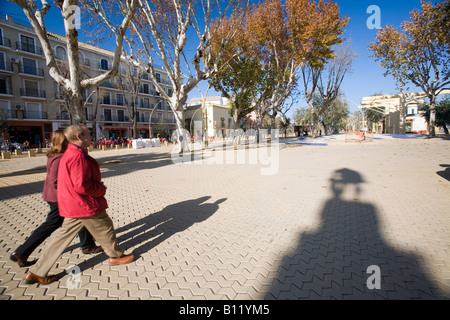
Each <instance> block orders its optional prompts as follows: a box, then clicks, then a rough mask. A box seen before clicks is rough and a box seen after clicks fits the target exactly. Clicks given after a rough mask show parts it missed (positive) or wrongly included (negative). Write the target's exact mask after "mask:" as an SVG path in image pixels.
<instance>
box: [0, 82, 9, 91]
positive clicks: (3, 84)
mask: <svg viewBox="0 0 450 320" xmlns="http://www.w3.org/2000/svg"><path fill="white" fill-rule="evenodd" d="M0 93H3V94H9V93H8V83H7V79H6V78H1V79H0Z"/></svg>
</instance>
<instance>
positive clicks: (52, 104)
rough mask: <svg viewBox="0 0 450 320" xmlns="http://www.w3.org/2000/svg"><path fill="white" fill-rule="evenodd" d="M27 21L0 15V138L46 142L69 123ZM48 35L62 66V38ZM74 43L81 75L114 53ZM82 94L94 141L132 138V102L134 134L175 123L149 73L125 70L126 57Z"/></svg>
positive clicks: (162, 75)
mask: <svg viewBox="0 0 450 320" xmlns="http://www.w3.org/2000/svg"><path fill="white" fill-rule="evenodd" d="M27 24H28V23H27V22H24V21H19V20H17V19H16V21H14V20H13V18H12V17H10V16H6V18H5V19H3V18H0V121H1V122H2V126H3V127H6V128H7V130H6V131H4V132H3V133H2V134H0V139H1V140H3V139H8V140H11V141H17V142H19V143H22V142H24V141H26V140H27V141H29V142H30V144H31V145H32V146H37V145H39V144H45V142H46V140H47V141H48V140H49V139H50V135H51V132H52V131H54V130H56V129H63V128H65V127H67V126H68V125H70V116H69V113H68V111H67V106H66V103H65V100H64V96H63V94H62V92H61V90H60V88H59V86H58V84H57V83H56V82H55V81H54V80H53V78H52V77H51V76H50V75H49V73H48V68H47V67H46V61H45V57H44V55H43V51H42V48H41V47H40V42H39V39H38V38H37V36H36V34H35V32H34V30H33V29H32V28H31V27H30V26H29V25H27ZM49 38H50V43H51V45H52V48H53V50H54V53H55V56H56V58H57V61H58V63H59V64H60V68H61V70H64V68H65V67H66V66H67V52H66V46H65V37H64V36H61V35H57V34H54V33H50V32H49ZM79 48H80V53H79V59H80V64H81V65H82V71H81V72H82V77H83V76H85V77H94V76H96V75H98V74H100V73H102V72H104V71H105V70H108V69H109V68H111V65H112V62H113V55H114V53H113V52H111V51H108V50H105V49H102V48H99V47H96V46H93V45H89V44H86V43H81V42H80V43H79ZM127 68H128V70H131V74H132V76H133V77H134V79H135V80H137V81H135V82H137V83H138V85H139V90H138V92H139V93H138V96H137V99H135V100H134V99H132V96H131V93H130V90H129V86H128V85H127V83H128V82H127V74H130V72H128V73H127V71H126V70H127ZM155 72H156V78H157V80H158V82H159V83H160V84H161V85H162V87H163V88H164V90H165V91H166V93H168V94H169V95H171V94H172V86H171V83H170V81H169V79H168V77H167V72H165V70H164V69H162V68H155ZM120 84H122V85H120ZM84 96H85V108H86V119H87V126H88V128H90V129H91V130H92V131H94V130H93V126H94V125H95V126H96V129H97V130H96V132H97V136H96V137H95V138H96V139H97V140H99V139H103V138H105V139H114V138H118V137H132V134H133V132H132V122H131V118H130V110H131V108H130V106H131V104H132V103H135V104H136V106H137V115H136V118H137V124H138V131H139V132H138V136H140V137H148V136H149V133H150V128H152V133H154V132H155V128H156V127H158V126H159V127H160V128H159V129H160V130H166V131H167V133H169V132H172V131H173V130H174V128H175V120H174V117H173V114H172V112H171V110H170V107H169V105H168V103H167V101H164V99H163V98H162V97H161V95H160V94H159V93H158V92H157V91H156V88H155V86H154V85H153V82H152V81H151V80H150V77H149V75H148V74H146V73H142V72H139V71H138V70H136V69H129V66H128V65H127V63H126V61H122V62H121V66H120V68H119V74H118V75H117V76H116V77H115V78H113V79H110V80H108V81H105V82H103V83H102V84H101V85H100V86H98V87H97V88H92V89H89V90H87V91H86V92H84ZM133 101H134V102H133ZM94 116H95V121H94ZM150 117H151V121H150ZM161 128H162V129H161Z"/></svg>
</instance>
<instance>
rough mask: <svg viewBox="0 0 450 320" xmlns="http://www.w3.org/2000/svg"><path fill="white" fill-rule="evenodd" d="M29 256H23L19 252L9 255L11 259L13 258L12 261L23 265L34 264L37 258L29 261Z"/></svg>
mask: <svg viewBox="0 0 450 320" xmlns="http://www.w3.org/2000/svg"><path fill="white" fill-rule="evenodd" d="M27 258H28V257H23V256H21V255H20V254H18V253H15V252H13V253H11V255H10V256H9V259H11V261H14V262H17V263H18V264H19V266H21V267H29V266H32V265H33V264H35V263H36V261H37V260H33V261H27Z"/></svg>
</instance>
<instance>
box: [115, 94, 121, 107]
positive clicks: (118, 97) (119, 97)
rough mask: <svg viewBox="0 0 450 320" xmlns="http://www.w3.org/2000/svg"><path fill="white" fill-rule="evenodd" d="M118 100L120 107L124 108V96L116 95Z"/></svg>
mask: <svg viewBox="0 0 450 320" xmlns="http://www.w3.org/2000/svg"><path fill="white" fill-rule="evenodd" d="M116 100H117V105H118V106H123V95H122V94H120V93H117V94H116Z"/></svg>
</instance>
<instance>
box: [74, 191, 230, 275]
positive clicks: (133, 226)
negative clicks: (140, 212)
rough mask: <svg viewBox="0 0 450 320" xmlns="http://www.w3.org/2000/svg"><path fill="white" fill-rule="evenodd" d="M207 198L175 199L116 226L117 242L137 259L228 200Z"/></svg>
mask: <svg viewBox="0 0 450 320" xmlns="http://www.w3.org/2000/svg"><path fill="white" fill-rule="evenodd" d="M210 198H211V197H210V196H205V197H200V198H198V199H193V200H187V201H182V202H179V203H175V204H172V205H169V206H167V207H165V208H164V209H163V210H161V211H159V212H156V213H153V214H150V215H148V216H145V217H143V218H141V219H139V220H136V221H134V222H132V223H130V224H127V225H125V226H122V227H119V228H117V229H116V234H117V241H118V243H119V246H120V247H121V248H122V249H124V250H125V251H126V252H130V253H131V251H132V253H133V254H134V255H135V256H136V259H139V257H140V256H141V255H142V254H144V253H145V252H147V251H149V250H150V249H152V248H154V247H155V246H157V245H158V244H160V243H161V242H163V241H165V240H166V239H168V238H170V237H172V236H173V235H175V234H176V233H178V232H181V231H184V230H187V229H188V228H190V227H191V226H193V225H194V224H196V223H199V222H202V221H205V220H206V219H208V218H209V217H211V216H212V215H213V214H214V213H215V212H216V211H217V210H218V209H219V204H221V203H222V202H224V201H226V200H227V199H226V198H222V199H219V200H217V201H216V202H214V203H207V202H206V201H208V200H209V199H210ZM72 249H75V246H72V247H69V248H68V249H67V250H66V251H70V250H72ZM106 259H107V257H106V255H105V254H100V255H97V256H94V257H92V258H90V259H88V260H86V261H85V262H83V263H81V264H80V265H79V267H80V269H81V271H83V270H86V269H88V268H91V267H92V266H94V265H96V264H98V263H102V262H103V261H104V260H106Z"/></svg>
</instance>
